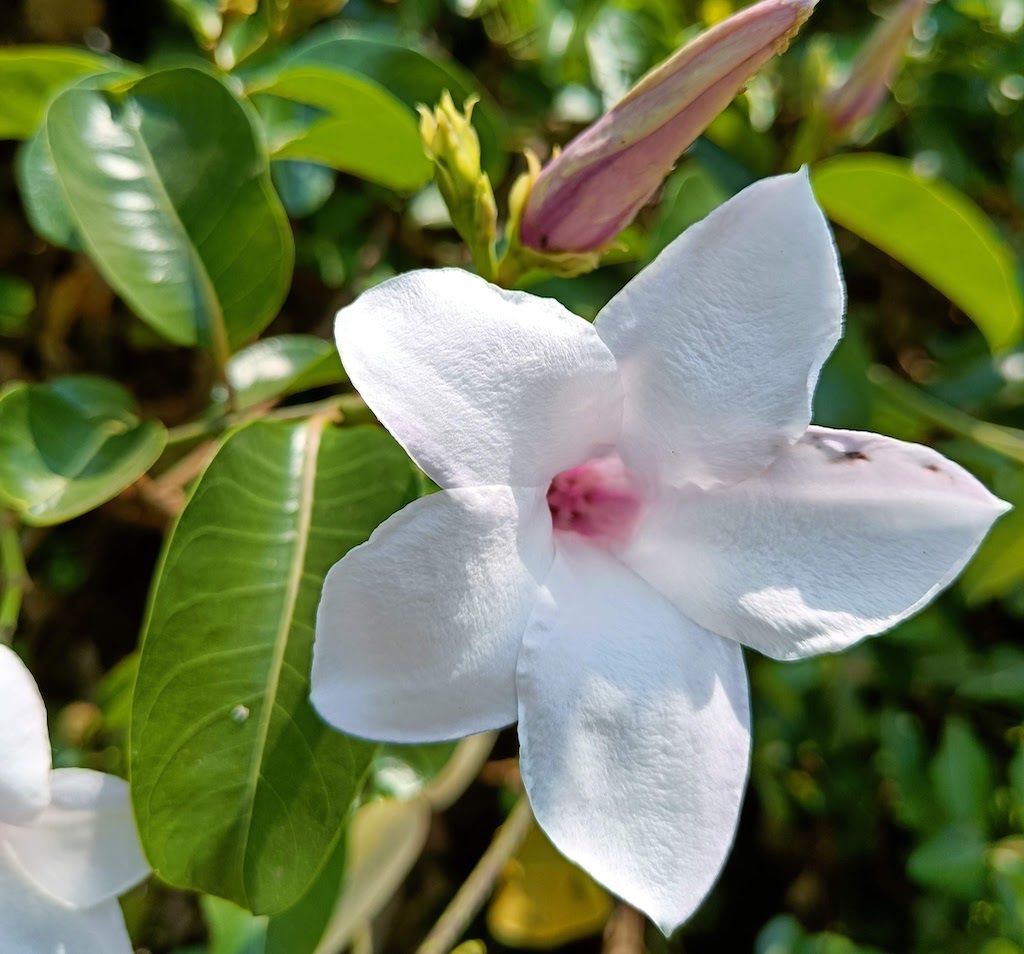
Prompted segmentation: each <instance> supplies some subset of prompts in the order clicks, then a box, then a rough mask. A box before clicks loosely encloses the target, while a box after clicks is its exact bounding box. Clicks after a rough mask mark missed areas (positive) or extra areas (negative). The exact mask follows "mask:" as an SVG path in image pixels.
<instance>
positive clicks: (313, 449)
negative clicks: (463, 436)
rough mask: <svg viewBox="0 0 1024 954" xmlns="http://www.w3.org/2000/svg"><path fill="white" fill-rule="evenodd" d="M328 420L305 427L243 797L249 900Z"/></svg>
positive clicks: (243, 853)
mask: <svg viewBox="0 0 1024 954" xmlns="http://www.w3.org/2000/svg"><path fill="white" fill-rule="evenodd" d="M326 425H327V421H326V419H323V418H315V417H314V418H311V419H310V420H309V421H308V422H307V424H306V430H307V437H306V446H305V449H304V453H303V460H302V475H301V478H300V491H299V509H298V520H297V523H296V528H295V529H296V546H295V551H294V553H293V556H292V561H291V566H290V567H289V569H288V581H287V587H286V595H285V601H284V605H283V607H282V611H281V616H280V618H279V620H278V628H277V635H276V637H275V639H274V652H273V655H272V656H271V665H270V669H269V671H268V673H267V681H266V684H265V688H264V693H263V707H262V709H261V711H260V723H259V726H258V729H257V734H256V745H255V748H254V754H253V760H252V767H251V769H250V771H249V776H248V778H247V779H246V783H245V788H244V790H243V796H244V798H245V802H246V807H245V814H244V824H243V826H242V843H241V846H240V849H239V862H240V864H239V868H240V872H241V889H242V893H243V894H244V895H245V897H246V898H247V899H249V900H250V907H251V899H250V898H249V887H248V884H247V883H246V882H247V875H246V854H247V852H248V850H249V835H250V833H251V831H252V817H253V813H254V812H255V810H256V793H257V789H258V788H259V779H260V775H261V773H262V769H263V756H264V753H265V751H266V747H267V738H268V737H269V735H270V724H271V722H272V721H273V714H274V700H275V699H276V697H277V689H278V686H279V684H280V681H281V670H282V669H283V668H284V657H285V652H286V651H287V648H288V635H289V633H290V632H291V628H292V621H293V619H294V616H295V607H296V605H297V603H298V599H299V592H300V591H301V589H302V575H303V572H304V571H305V568H306V554H307V552H308V550H309V536H310V529H311V527H312V523H313V504H314V500H315V495H316V461H317V458H318V456H319V454H320V443H321V439H322V437H323V431H324V427H326Z"/></svg>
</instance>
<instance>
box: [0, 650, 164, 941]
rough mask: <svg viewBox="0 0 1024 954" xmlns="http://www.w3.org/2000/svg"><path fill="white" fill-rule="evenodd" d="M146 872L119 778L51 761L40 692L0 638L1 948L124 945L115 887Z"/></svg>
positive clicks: (125, 937)
mask: <svg viewBox="0 0 1024 954" xmlns="http://www.w3.org/2000/svg"><path fill="white" fill-rule="evenodd" d="M148 874H149V866H148V865H147V864H146V862H145V859H144V858H143V857H142V851H141V849H140V847H139V841H138V836H137V835H136V833H135V823H134V821H133V820H132V814H131V806H130V804H129V799H128V786H127V784H126V783H125V782H124V781H122V780H121V779H119V778H115V777H114V776H112V775H104V774H103V773H102V772H93V771H91V770H88V769H74V768H69V769H56V770H54V769H52V767H51V763H50V740H49V737H48V735H47V731H46V710H45V709H44V707H43V700H42V699H41V698H40V697H39V691H38V690H37V689H36V685H35V682H34V681H33V679H32V676H31V675H30V673H29V672H28V670H27V669H26V668H25V666H24V664H23V663H22V662H21V660H20V659H19V658H18V657H17V656H16V655H15V654H14V652H13V651H12V650H10V649H8V648H7V647H6V646H2V645H0V940H2V943H0V949H2V950H3V951H4V954H131V952H132V951H133V950H134V948H133V947H132V944H131V942H130V940H129V939H128V933H127V932H126V931H125V926H124V917H123V916H122V914H121V908H120V907H119V905H118V903H117V896H118V895H119V894H121V893H122V892H124V891H126V890H127V889H128V888H130V887H131V886H132V885H134V884H137V883H138V882H139V881H141V880H142V879H143V878H145V877H146V876H147V875H148Z"/></svg>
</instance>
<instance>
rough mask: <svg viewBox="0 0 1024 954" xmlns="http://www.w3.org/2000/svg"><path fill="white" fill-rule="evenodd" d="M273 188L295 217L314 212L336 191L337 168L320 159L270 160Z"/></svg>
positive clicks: (302, 216) (303, 216)
mask: <svg viewBox="0 0 1024 954" xmlns="http://www.w3.org/2000/svg"><path fill="white" fill-rule="evenodd" d="M270 175H271V177H272V178H273V180H274V188H275V189H277V194H278V195H279V196H280V197H281V201H282V202H283V203H284V207H285V209H287V211H288V214H289V215H290V216H291V217H292V218H295V219H302V218H305V217H306V216H307V215H312V214H313V213H314V212H316V210H317V209H320V208H322V207H323V204H324V203H325V202H326V201H327V200H328V199H329V198H330V197H331V193H332V192H334V180H335V175H334V170H333V169H331V168H330V167H328V166H324V165H321V164H320V163H319V162H301V161H298V160H291V159H281V160H279V161H276V162H272V163H271V164H270Z"/></svg>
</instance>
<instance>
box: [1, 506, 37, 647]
mask: <svg viewBox="0 0 1024 954" xmlns="http://www.w3.org/2000/svg"><path fill="white" fill-rule="evenodd" d="M0 570H2V573H3V594H2V595H0V643H3V644H4V645H7V646H9V645H10V644H11V640H12V639H13V638H14V631H15V630H16V629H17V627H18V617H19V616H20V615H21V600H22V597H23V596H24V595H25V590H27V589H28V587H29V584H30V582H31V581H30V580H29V577H28V568H27V567H26V566H25V556H24V554H23V553H22V552H21V540H20V538H19V536H18V521H17V519H16V518H15V516H14V514H12V513H7V512H0Z"/></svg>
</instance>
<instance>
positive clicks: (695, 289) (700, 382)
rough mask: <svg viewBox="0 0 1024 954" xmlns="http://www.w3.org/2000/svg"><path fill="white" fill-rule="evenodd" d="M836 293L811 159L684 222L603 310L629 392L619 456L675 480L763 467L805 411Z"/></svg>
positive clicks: (602, 328) (840, 298) (600, 322)
mask: <svg viewBox="0 0 1024 954" xmlns="http://www.w3.org/2000/svg"><path fill="white" fill-rule="evenodd" d="M843 307H844V292H843V284H842V277H841V276H840V273H839V263H838V260H837V258H836V251H835V245H834V243H833V241H832V233H831V231H830V230H829V227H828V224H827V223H826V221H825V217H824V216H823V215H822V213H821V210H820V209H819V208H818V206H817V204H816V203H815V201H814V195H813V193H812V192H811V187H810V183H809V180H808V177H807V174H806V172H804V173H798V174H795V175H790V176H779V177H778V178H775V179H765V180H763V181H761V182H758V183H757V184H755V185H752V186H751V187H750V188H749V189H746V190H745V191H744V192H742V193H740V194H739V195H738V196H736V198H734V199H732V200H731V201H729V202H727V203H725V204H724V205H723V206H721V207H720V208H718V209H716V210H715V211H714V212H712V213H711V214H710V215H709V216H708V217H707V218H706V219H704V221H703V222H699V223H697V224H696V225H694V226H693V227H692V228H690V229H688V230H687V231H686V232H685V233H684V234H683V235H682V236H680V237H679V238H678V239H676V240H675V241H674V242H673V243H672V244H671V245H669V247H668V248H666V249H665V251H664V252H662V253H661V255H660V256H658V258H657V260H656V261H655V262H654V263H653V264H652V265H649V266H648V267H647V268H646V269H644V271H643V272H641V273H640V274H639V275H638V276H637V277H636V278H635V279H633V281H632V282H630V283H629V284H628V285H627V286H626V287H625V288H624V289H623V290H622V291H621V292H619V294H618V295H616V296H615V298H613V299H612V300H611V302H609V304H608V305H607V306H606V307H605V308H604V310H603V311H602V312H601V314H600V315H599V316H598V318H597V322H596V327H597V330H598V334H600V336H601V338H602V339H603V340H604V341H605V343H606V344H607V345H608V347H609V348H611V350H612V353H613V354H614V355H615V357H616V358H617V359H618V361H619V367H620V369H621V373H622V381H623V386H624V388H625V392H626V397H625V413H624V417H623V443H622V445H621V447H620V453H622V456H623V458H624V459H625V460H626V463H627V464H630V466H632V467H633V468H634V469H636V470H640V471H643V472H647V473H652V472H657V473H659V474H660V475H661V478H662V480H663V481H664V482H666V483H669V484H675V485H677V486H681V485H683V484H686V483H695V484H697V485H698V486H700V487H711V486H714V485H716V484H719V483H727V484H728V483H735V482H737V481H739V480H743V479H744V478H746V477H749V476H750V475H752V474H755V473H757V472H758V471H760V470H763V469H764V468H765V467H767V466H768V464H769V463H771V461H772V460H773V459H774V458H775V456H776V455H777V454H778V453H779V452H780V451H782V450H783V449H784V448H785V447H787V446H788V445H789V444H791V443H792V442H793V441H795V440H797V439H798V438H799V437H800V435H801V434H802V433H803V432H804V430H805V429H806V427H807V425H808V423H809V422H810V419H811V396H812V394H813V391H814V385H815V382H816V381H817V378H818V373H819V371H820V370H821V366H822V364H823V363H824V361H825V359H826V358H827V357H828V355H829V353H830V352H831V351H832V348H833V347H834V346H835V344H836V342H837V341H838V340H839V335H840V332H841V329H842V313H843Z"/></svg>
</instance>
